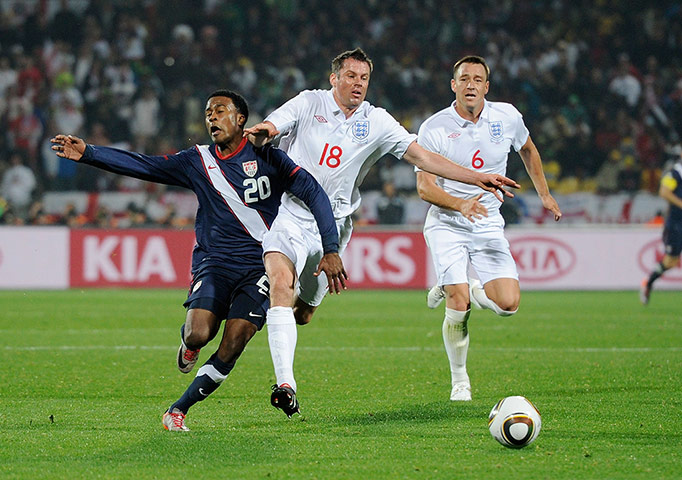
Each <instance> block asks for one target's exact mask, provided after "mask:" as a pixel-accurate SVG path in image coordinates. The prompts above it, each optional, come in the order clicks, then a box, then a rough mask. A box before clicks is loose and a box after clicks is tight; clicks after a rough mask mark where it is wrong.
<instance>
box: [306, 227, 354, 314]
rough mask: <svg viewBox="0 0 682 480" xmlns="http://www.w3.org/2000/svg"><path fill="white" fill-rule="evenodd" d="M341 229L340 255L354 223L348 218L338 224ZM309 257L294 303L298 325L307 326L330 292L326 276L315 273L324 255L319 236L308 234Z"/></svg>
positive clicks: (344, 248)
mask: <svg viewBox="0 0 682 480" xmlns="http://www.w3.org/2000/svg"><path fill="white" fill-rule="evenodd" d="M337 228H338V229H339V255H341V254H343V252H344V251H345V250H346V247H347V246H348V242H349V241H350V238H351V235H352V233H353V222H352V221H351V218H350V217H347V218H345V219H343V220H341V221H339V222H338V223H337ZM306 236H307V238H306V244H307V246H308V248H307V257H306V258H305V264H304V265H303V268H301V269H298V274H299V278H298V283H299V292H298V297H297V298H296V301H295V302H294V317H295V318H296V323H297V324H298V325H307V324H308V323H310V321H311V320H312V319H313V315H314V314H315V311H316V310H317V307H319V306H320V304H321V303H322V300H323V299H324V297H325V296H326V295H327V292H328V291H329V285H328V282H327V277H326V275H319V276H317V277H316V276H315V275H314V273H315V272H316V271H317V268H318V266H319V264H320V260H322V257H323V255H324V252H323V248H322V242H321V240H320V237H319V235H317V234H315V235H313V234H311V232H306Z"/></svg>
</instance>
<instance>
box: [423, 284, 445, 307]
mask: <svg viewBox="0 0 682 480" xmlns="http://www.w3.org/2000/svg"><path fill="white" fill-rule="evenodd" d="M444 298H445V290H443V287H441V286H440V285H435V286H433V287H431V290H429V293H428V294H427V295H426V306H427V307H429V308H436V307H437V306H438V305H440V303H441V302H442V301H443V299H444Z"/></svg>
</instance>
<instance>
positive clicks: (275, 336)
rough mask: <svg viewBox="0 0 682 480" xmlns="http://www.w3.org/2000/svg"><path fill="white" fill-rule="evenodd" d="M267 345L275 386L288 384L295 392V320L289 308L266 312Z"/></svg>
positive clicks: (292, 310) (296, 337)
mask: <svg viewBox="0 0 682 480" xmlns="http://www.w3.org/2000/svg"><path fill="white" fill-rule="evenodd" d="M267 326H268V343H269V344H270V356H272V364H273V365H274V367H275V377H277V385H282V384H283V383H288V384H289V386H290V387H291V388H293V389H294V391H296V380H294V352H295V351H296V340H297V339H298V331H297V330H296V319H295V318H294V309H293V308H291V307H271V308H270V309H268V312H267Z"/></svg>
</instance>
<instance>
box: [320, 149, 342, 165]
mask: <svg viewBox="0 0 682 480" xmlns="http://www.w3.org/2000/svg"><path fill="white" fill-rule="evenodd" d="M342 154H343V150H342V149H341V147H339V146H338V145H332V146H331V148H330V147H329V144H328V143H325V144H324V150H322V155H320V165H327V166H328V167H329V168H336V167H338V166H339V165H341V155H342Z"/></svg>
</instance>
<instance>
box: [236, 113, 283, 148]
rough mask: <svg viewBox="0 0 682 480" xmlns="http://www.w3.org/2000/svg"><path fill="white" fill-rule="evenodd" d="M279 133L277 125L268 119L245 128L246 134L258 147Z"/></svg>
mask: <svg viewBox="0 0 682 480" xmlns="http://www.w3.org/2000/svg"><path fill="white" fill-rule="evenodd" d="M278 134H279V130H277V128H276V127H275V125H274V124H273V123H272V122H270V121H268V120H266V121H265V122H261V123H257V124H255V125H254V126H252V127H249V128H245V129H244V136H245V137H246V138H248V139H249V142H251V143H253V144H254V145H256V146H257V147H260V146H263V145H264V144H266V143H268V142H269V141H270V140H272V139H273V138H274V137H275V136H276V135H278Z"/></svg>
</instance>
